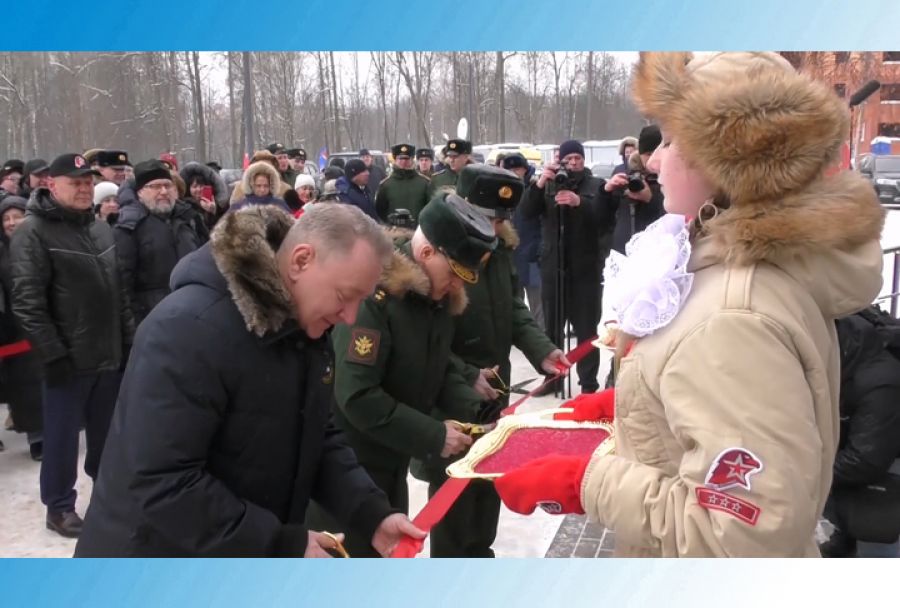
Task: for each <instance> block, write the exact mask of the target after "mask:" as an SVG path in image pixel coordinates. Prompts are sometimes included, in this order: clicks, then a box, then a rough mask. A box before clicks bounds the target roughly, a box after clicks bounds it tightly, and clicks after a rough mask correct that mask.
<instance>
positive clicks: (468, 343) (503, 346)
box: [452, 221, 556, 422]
mask: <svg viewBox="0 0 900 608" xmlns="http://www.w3.org/2000/svg"><path fill="white" fill-rule="evenodd" d="M498 236H499V238H500V244H499V245H498V247H497V249H496V250H495V251H494V253H493V255H492V256H491V257H490V259H489V260H488V262H487V264H486V265H485V267H484V268H483V269H482V271H481V273H480V274H479V278H478V282H477V283H475V284H472V285H466V293H467V295H468V298H469V305H468V306H467V307H466V310H465V311H464V312H463V314H462V315H460V316H458V317H456V319H455V325H456V331H455V333H454V337H453V347H452V349H453V353H454V355H456V356H458V357H459V358H460V359H462V361H463V362H464V369H465V371H464V376H465V378H466V381H467V382H468V383H469V384H470V385H471V384H474V383H475V380H476V378H477V376H478V374H479V372H480V370H481V369H483V368H487V367H494V366H495V365H499V366H500V377H501V378H503V382H505V383H506V385H507V386H509V383H510V367H511V366H510V362H509V352H510V350H511V348H512V347H513V346H515V347H516V348H518V349H519V350H521V351H522V353H523V354H524V355H525V357H526V358H527V359H528V361H529V362H530V363H531V364H532V365H533V366H534V368H535V369H536V370H538V371H539V372H540V373H543V371H542V370H541V362H542V361H543V360H544V359H545V358H546V357H547V355H549V354H550V353H551V352H553V351H554V350H556V346H554V345H553V343H552V342H551V341H550V339H549V338H548V337H547V335H546V334H545V333H544V332H543V331H542V330H541V328H540V327H539V326H538V324H537V323H536V322H535V320H534V317H533V316H532V314H531V311H530V310H528V307H527V306H526V305H525V303H524V302H523V301H522V300H521V298H519V296H518V295H517V291H518V275H517V273H516V266H515V263H514V261H513V250H514V249H515V248H516V247H517V246H518V244H519V237H518V235H517V234H516V232H515V230H514V229H513V227H512V225H511V224H510V223H509V222H508V221H507V222H504V223H503V227H502V228H501V231H500V233H499V234H498ZM466 422H469V421H466Z"/></svg>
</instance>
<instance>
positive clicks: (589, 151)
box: [582, 139, 622, 179]
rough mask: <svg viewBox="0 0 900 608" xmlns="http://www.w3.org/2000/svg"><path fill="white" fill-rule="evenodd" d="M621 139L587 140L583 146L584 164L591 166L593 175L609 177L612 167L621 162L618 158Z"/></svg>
mask: <svg viewBox="0 0 900 608" xmlns="http://www.w3.org/2000/svg"><path fill="white" fill-rule="evenodd" d="M621 141H622V140H621V139H606V140H588V141H586V142H584V143H583V144H582V145H583V146H584V165H585V166H586V167H590V168H591V173H593V174H594V177H602V178H603V179H609V178H610V177H612V172H613V169H615V167H616V165H618V164H619V163H621V162H622V159H621V158H619V142H621Z"/></svg>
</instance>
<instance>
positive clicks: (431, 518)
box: [391, 477, 471, 557]
mask: <svg viewBox="0 0 900 608" xmlns="http://www.w3.org/2000/svg"><path fill="white" fill-rule="evenodd" d="M469 481H471V480H470V479H458V478H456V477H451V478H450V479H448V480H447V481H445V482H444V483H443V484H442V485H441V487H440V488H438V491H437V492H435V493H434V496H432V497H431V500H429V501H428V502H427V503H426V504H425V506H424V507H422V510H421V511H419V514H418V515H416V518H415V519H414V520H413V522H412V523H413V525H415V526H416V527H417V528H418V529H419V530H422V531H423V532H431V529H432V528H433V527H435V526H436V525H437V524H438V522H440V521H441V520H442V519H444V516H445V515H446V514H447V511H449V510H450V507H452V506H453V503H455V502H456V499H457V498H459V496H460V494H462V493H463V490H465V489H466V487H467V486H468V485H469ZM424 546H425V541H424V540H418V539H416V538H413V537H411V536H404V537H403V538H401V539H400V542H399V543H397V547H396V548H395V549H394V552H393V553H391V557H415V556H416V555H418V554H419V553H421V552H422V547H424Z"/></svg>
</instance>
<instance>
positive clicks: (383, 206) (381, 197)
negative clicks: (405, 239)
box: [375, 167, 432, 222]
mask: <svg viewBox="0 0 900 608" xmlns="http://www.w3.org/2000/svg"><path fill="white" fill-rule="evenodd" d="M431 194H432V188H431V182H430V181H429V179H428V178H427V177H425V176H424V175H422V174H421V173H419V172H418V171H416V170H415V169H398V168H396V167H395V168H394V171H393V172H392V173H391V174H390V175H389V176H388V177H386V178H385V179H384V180H382V182H381V184H379V185H378V191H377V192H376V193H375V211H376V212H377V213H378V217H380V218H381V220H382V221H384V222H386V221H387V217H388V214H390V213H392V212H394V211H396V210H397V209H408V210H409V212H410V213H411V214H412V216H413V219H416V220H418V218H419V212H420V211H422V208H423V207H425V205H427V204H428V201H429V200H431Z"/></svg>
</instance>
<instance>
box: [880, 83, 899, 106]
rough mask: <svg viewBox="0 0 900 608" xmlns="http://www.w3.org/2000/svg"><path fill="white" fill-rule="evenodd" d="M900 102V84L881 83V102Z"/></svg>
mask: <svg viewBox="0 0 900 608" xmlns="http://www.w3.org/2000/svg"><path fill="white" fill-rule="evenodd" d="M885 102H890V103H900V84H883V85H881V103H885Z"/></svg>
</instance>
